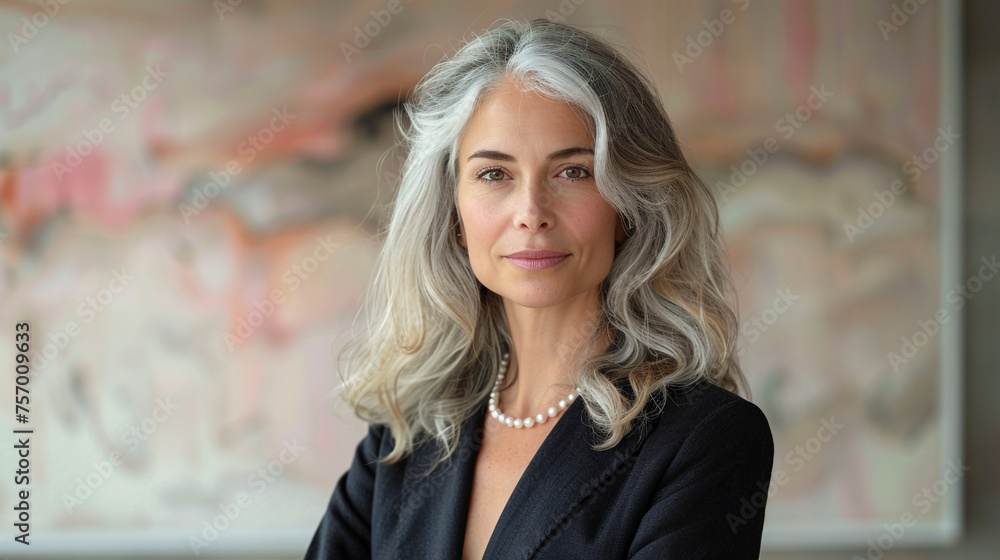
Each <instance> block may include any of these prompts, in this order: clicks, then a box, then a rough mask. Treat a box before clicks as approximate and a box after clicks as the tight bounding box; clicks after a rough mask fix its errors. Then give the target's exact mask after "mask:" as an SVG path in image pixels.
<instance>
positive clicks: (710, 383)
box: [306, 20, 773, 560]
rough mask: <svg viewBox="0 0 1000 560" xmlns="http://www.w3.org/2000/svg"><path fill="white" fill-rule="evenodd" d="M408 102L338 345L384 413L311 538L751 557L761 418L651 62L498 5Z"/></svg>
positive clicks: (725, 284) (448, 553)
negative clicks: (355, 334)
mask: <svg viewBox="0 0 1000 560" xmlns="http://www.w3.org/2000/svg"><path fill="white" fill-rule="evenodd" d="M405 108H406V112H407V114H408V116H409V118H410V127H409V129H408V130H404V135H405V136H404V140H405V142H406V144H407V146H406V147H407V148H408V151H409V153H408V157H407V159H406V162H405V165H404V168H403V175H402V179H401V184H400V187H399V191H398V193H397V197H396V200H395V203H394V206H393V208H392V214H391V219H390V221H389V224H388V229H387V231H386V234H385V249H384V251H383V252H382V254H381V256H380V261H379V262H378V267H377V270H378V273H377V275H376V278H375V286H374V289H372V290H370V291H369V292H368V293H367V296H366V297H367V299H366V301H365V306H366V308H367V309H368V310H369V315H368V317H369V320H368V330H367V331H366V333H365V336H363V337H359V338H358V339H357V340H356V341H355V342H354V344H355V346H353V347H351V348H350V350H351V352H352V355H351V356H352V360H351V365H350V367H349V368H345V370H346V371H347V377H346V378H345V379H344V391H345V395H346V398H347V399H348V401H349V402H350V403H351V404H352V406H353V407H354V408H355V410H356V412H357V414H358V415H359V417H361V418H362V419H364V420H365V421H367V422H368V423H369V424H370V426H369V431H368V435H367V437H366V438H365V439H364V440H363V441H362V442H361V443H360V444H359V445H358V447H357V450H356V455H355V457H354V462H353V464H352V465H351V467H350V470H349V471H348V472H347V473H346V474H344V475H343V476H342V477H341V478H340V480H339V481H338V483H337V485H336V487H335V489H334V491H333V495H332V497H331V500H330V503H329V507H328V509H327V511H326V513H325V515H324V516H323V518H322V520H321V522H320V525H319V527H318V529H317V531H316V534H315V536H314V537H313V539H312V542H311V544H310V546H309V549H308V551H307V552H306V558H307V559H319V558H324V559H325V558H350V559H355V558H421V559H422V558H427V559H435V560H437V559H446V558H453V559H459V558H462V559H476V560H479V559H480V558H487V559H507V558H539V559H541V558H574V559H579V558H602V559H618V558H634V559H654V558H655V559H658V560H659V559H663V558H718V559H727V560H733V559H743V558H747V559H749V558H757V556H758V552H759V548H760V539H761V530H762V528H763V522H764V506H765V503H766V499H767V492H768V482H769V479H770V475H771V467H772V459H773V442H772V439H771V431H770V428H769V425H768V422H767V419H766V418H765V417H764V415H763V413H762V412H761V411H760V409H759V408H758V407H757V406H755V405H754V404H752V403H750V402H749V401H748V400H745V399H744V398H743V397H741V396H739V395H738V394H737V391H740V390H744V391H747V393H748V389H747V387H746V380H745V378H744V377H743V374H742V373H741V371H740V367H739V364H738V362H737V360H736V356H735V355H734V347H735V341H736V334H737V326H738V322H737V319H736V316H735V313H734V312H733V310H732V308H731V307H730V305H729V304H728V303H727V300H726V296H727V290H728V289H729V288H730V284H729V280H728V278H727V276H726V273H725V269H724V266H723V262H724V261H723V253H722V251H721V249H720V244H719V226H718V210H717V207H716V205H715V201H714V199H713V197H712V194H711V192H710V191H709V190H708V188H707V187H706V186H705V184H704V183H703V182H702V181H701V180H700V179H699V178H698V177H697V175H696V174H695V172H694V170H693V169H692V168H691V167H690V166H689V165H688V163H687V161H686V160H685V158H684V155H683V154H682V153H681V149H680V146H679V145H678V143H677V139H676V137H675V135H674V132H673V129H672V127H671V125H670V123H669V121H668V118H667V116H666V113H665V111H664V109H663V107H662V105H661V103H660V101H659V99H658V95H657V93H656V90H655V87H654V86H653V84H652V82H651V81H650V80H649V79H648V78H646V77H644V76H643V75H642V74H640V72H639V71H638V70H636V69H635V68H634V67H633V66H632V65H631V64H630V63H629V62H628V61H627V60H626V59H625V58H624V57H622V56H621V55H620V54H619V53H618V52H616V51H615V50H614V48H612V47H611V46H610V45H608V44H607V43H605V42H604V41H603V40H602V39H600V38H599V37H597V36H595V35H593V34H590V33H588V32H584V31H581V30H579V29H575V28H572V27H569V26H565V25H560V24H556V23H552V22H549V21H546V20H535V21H532V22H530V23H519V22H508V23H507V24H505V25H503V26H501V27H498V28H496V29H494V30H492V31H489V32H487V33H485V34H484V35H482V36H479V37H477V38H476V39H475V40H473V41H471V42H470V43H468V44H467V45H465V46H464V47H463V48H462V49H460V50H459V51H458V52H457V53H455V54H454V55H453V56H452V58H451V59H450V60H445V61H443V62H441V63H439V64H438V65H436V66H435V67H434V68H433V69H432V70H431V71H430V72H429V73H428V75H427V76H426V77H425V78H424V79H423V80H422V81H421V83H420V84H419V85H418V86H417V87H416V89H415V94H414V96H413V99H412V100H411V101H410V102H409V103H407V104H406V105H405ZM401 128H403V127H401Z"/></svg>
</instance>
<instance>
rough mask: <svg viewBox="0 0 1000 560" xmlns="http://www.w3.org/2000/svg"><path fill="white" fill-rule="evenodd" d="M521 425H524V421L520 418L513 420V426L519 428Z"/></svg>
mask: <svg viewBox="0 0 1000 560" xmlns="http://www.w3.org/2000/svg"><path fill="white" fill-rule="evenodd" d="M522 425H524V423H523V422H521V419H520V418H518V419H517V420H514V427H515V428H520V427H521V426H522Z"/></svg>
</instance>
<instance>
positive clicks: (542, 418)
mask: <svg viewBox="0 0 1000 560" xmlns="http://www.w3.org/2000/svg"><path fill="white" fill-rule="evenodd" d="M548 419H549V417H548V416H546V415H544V414H542V413H539V414H538V416H535V420H537V421H538V423H539V424H544V423H545V421H546V420H548Z"/></svg>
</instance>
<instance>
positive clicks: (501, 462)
mask: <svg viewBox="0 0 1000 560" xmlns="http://www.w3.org/2000/svg"><path fill="white" fill-rule="evenodd" d="M494 422H495V420H494ZM504 429H507V430H512V428H509V427H507V426H497V427H492V428H490V429H488V430H486V432H487V433H486V435H484V438H483V446H482V448H481V449H480V451H479V454H478V456H477V458H476V462H475V467H474V471H473V477H472V492H471V494H470V499H469V511H468V516H467V518H466V531H465V545H464V547H463V555H462V558H463V559H464V560H473V559H474V560H479V559H480V558H482V556H483V552H484V551H485V550H486V545H487V544H489V541H490V537H492V535H493V531H494V529H495V528H496V524H497V521H498V520H499V519H500V515H501V514H502V513H503V510H504V507H505V506H506V505H507V501H508V500H509V499H510V497H511V494H513V493H514V488H516V487H517V483H518V482H519V481H520V480H521V476H522V475H523V474H524V471H525V470H527V468H528V465H529V464H530V463H531V460H532V458H533V457H534V456H535V454H536V453H537V451H538V449H539V447H541V445H542V443H543V442H544V441H545V436H546V435H547V434H548V432H549V429H543V430H538V431H537V432H531V433H524V430H523V429H522V430H518V431H519V432H520V433H516V434H505V433H503V432H502V430H504ZM491 431H493V433H492V434H490V433H489V432H491ZM497 432H499V433H497ZM491 435H492V436H493V437H492V438H491ZM514 436H517V437H514Z"/></svg>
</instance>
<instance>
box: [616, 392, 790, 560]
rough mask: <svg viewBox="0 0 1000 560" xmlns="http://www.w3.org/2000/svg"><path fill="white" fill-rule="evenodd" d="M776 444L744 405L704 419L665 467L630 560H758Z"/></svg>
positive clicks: (756, 413)
mask: <svg viewBox="0 0 1000 560" xmlns="http://www.w3.org/2000/svg"><path fill="white" fill-rule="evenodd" d="M773 462H774V441H773V439H772V436H771V428H770V426H769V424H768V422H767V417H765V416H764V413H763V412H762V411H761V410H760V408H758V407H757V405H755V404H753V403H751V402H750V401H747V400H745V399H740V400H738V401H733V402H730V403H729V404H727V405H725V406H723V407H721V408H719V409H718V410H716V411H714V412H712V413H711V414H709V415H708V416H706V417H705V418H704V419H702V420H701V421H700V422H699V423H698V425H697V426H695V428H694V429H693V430H691V432H690V434H689V435H688V436H687V438H686V439H685V441H684V442H683V443H682V444H681V446H680V448H679V450H678V452H677V455H676V456H675V458H674V459H673V461H672V462H671V464H670V465H669V466H668V467H667V470H666V471H665V473H664V475H663V479H662V480H661V482H660V488H659V490H658V491H657V492H656V494H655V495H654V497H653V500H652V501H651V506H650V507H649V509H648V510H647V511H646V513H645V514H644V516H643V518H642V521H641V522H640V525H639V529H638V531H637V533H636V536H635V538H634V540H633V542H632V546H631V547H630V549H629V556H628V557H629V558H630V559H632V560H654V559H656V560H661V559H663V558H684V559H686V560H696V559H697V560H751V559H752V560H756V559H757V558H758V557H759V555H760V541H761V533H762V531H763V528H764V508H765V506H766V504H767V494H768V485H769V482H770V479H771V467H772V466H773Z"/></svg>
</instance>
